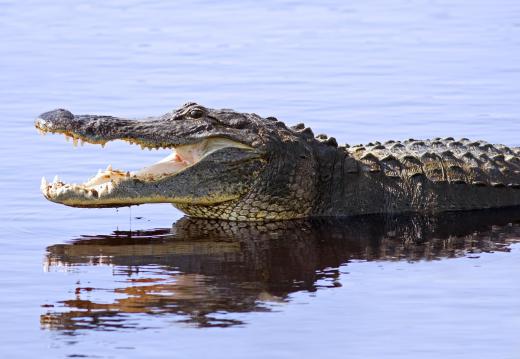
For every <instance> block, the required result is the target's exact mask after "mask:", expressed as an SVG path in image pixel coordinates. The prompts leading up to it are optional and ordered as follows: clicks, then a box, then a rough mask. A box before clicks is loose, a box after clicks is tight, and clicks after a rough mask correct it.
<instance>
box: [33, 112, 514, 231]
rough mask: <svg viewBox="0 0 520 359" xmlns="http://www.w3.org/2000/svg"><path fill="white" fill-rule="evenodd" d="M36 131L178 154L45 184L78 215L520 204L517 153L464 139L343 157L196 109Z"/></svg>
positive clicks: (242, 215) (294, 213) (60, 123)
mask: <svg viewBox="0 0 520 359" xmlns="http://www.w3.org/2000/svg"><path fill="white" fill-rule="evenodd" d="M35 126H36V128H37V129H38V130H39V131H41V132H43V133H47V132H50V133H59V134H64V135H65V136H66V137H67V138H70V137H72V138H73V141H74V142H75V143H76V142H78V141H80V142H82V141H85V142H88V143H93V144H99V145H102V146H104V145H105V144H106V143H107V142H109V141H114V140H123V141H126V142H129V143H134V144H139V145H140V146H141V147H142V148H143V149H145V148H148V149H159V148H166V149H170V150H171V151H172V152H171V154H169V155H168V156H167V157H166V158H164V159H162V160H160V161H159V162H157V163H154V164H152V165H150V166H148V167H145V168H143V169H140V170H137V171H133V172H130V171H122V170H115V169H112V168H111V167H110V166H109V167H108V168H107V169H106V170H105V171H100V172H99V173H98V174H97V175H95V176H94V177H92V178H91V179H89V180H88V181H86V182H85V183H83V184H67V183H64V182H62V181H61V180H60V179H59V178H55V179H54V181H53V182H52V183H48V182H47V180H45V178H43V179H42V183H41V190H42V192H43V195H44V196H45V197H46V198H47V199H49V200H51V201H53V202H57V203H61V204H65V205H68V206H73V207H121V206H130V205H139V204H144V203H172V204H173V205H174V206H175V207H177V208H178V209H180V210H181V211H183V212H184V213H186V214H188V215H190V216H192V217H199V218H213V219H224V220H232V221H272V220H289V219H296V218H307V217H344V216H353V215H364V214H378V213H379V214H381V213H389V214H393V213H403V212H418V213H438V212H445V211H463V210H478V209H486V208H500V207H512V206H519V205H520V148H518V147H516V148H513V147H507V146H505V145H493V144H490V143H487V142H485V141H471V140H469V139H467V138H462V139H459V140H455V139H454V138H452V137H447V138H434V139H430V140H415V139H408V140H405V141H387V142H384V143H381V142H378V141H376V142H372V143H368V144H365V145H355V146H349V145H343V146H338V143H337V141H336V139H335V138H334V137H329V136H327V135H324V134H318V135H317V136H315V135H314V133H313V131H312V130H311V129H310V128H309V127H306V126H305V125H304V124H302V123H300V124H297V125H295V126H292V127H290V126H287V125H286V124H284V123H283V122H281V121H279V120H277V119H276V118H275V117H266V118H263V117H261V116H259V115H257V114H255V113H239V112H235V111H233V110H230V109H210V108H206V107H204V106H201V105H199V104H196V103H193V102H191V103H187V104H185V105H183V106H182V107H180V108H179V109H176V110H173V111H171V112H168V113H166V114H164V115H162V116H159V117H151V118H146V119H140V120H132V119H126V118H119V117H113V116H101V115H73V114H72V113H71V112H69V111H67V110H64V109H57V110H53V111H49V112H46V113H43V114H42V115H40V116H39V117H38V118H37V119H36V121H35Z"/></svg>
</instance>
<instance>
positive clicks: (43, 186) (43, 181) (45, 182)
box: [40, 177, 49, 190]
mask: <svg viewBox="0 0 520 359" xmlns="http://www.w3.org/2000/svg"><path fill="white" fill-rule="evenodd" d="M48 185H49V184H48V183H47V180H46V179H45V177H42V183H41V185H40V188H41V190H44V189H46V188H47V186H48Z"/></svg>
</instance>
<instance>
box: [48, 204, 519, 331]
mask: <svg viewBox="0 0 520 359" xmlns="http://www.w3.org/2000/svg"><path fill="white" fill-rule="evenodd" d="M517 241H520V210H502V211H480V212H468V213H454V214H444V215H440V216H434V217H424V216H417V215H406V216H399V217H382V216H366V217H357V218H349V219H344V220H313V221H291V222H275V223H267V224H257V223H233V222H222V221H208V220H200V219H191V218H183V219H181V220H180V221H178V222H177V223H175V224H174V225H173V227H172V228H168V229H156V230H150V231H134V232H121V231H119V232H114V233H113V234H110V235H95V236H82V237H81V238H79V239H75V240H72V241H71V242H70V243H67V244H57V245H53V246H50V247H48V248H47V256H46V266H48V267H49V268H53V267H75V266H96V265H111V266H113V267H114V270H113V274H114V283H113V288H108V289H107V288H95V287H92V286H90V284H89V286H84V287H83V286H81V285H80V284H78V286H77V287H76V288H75V289H74V290H73V291H72V292H73V293H74V294H73V295H72V296H73V298H70V299H67V300H63V301H58V302H57V303H55V306H54V307H50V308H49V310H48V311H47V312H46V313H45V314H43V315H42V316H41V318H40V319H41V325H42V328H46V329H56V330H63V331H69V332H74V331H76V330H78V329H100V330H117V329H121V328H142V327H146V325H145V324H143V323H141V322H142V321H141V320H140V319H139V318H138V317H137V315H152V316H153V315H163V316H164V315H169V316H170V317H169V318H170V319H171V320H173V321H179V322H184V323H188V324H190V325H194V326H198V327H212V326H218V327H227V326H233V325H242V324H244V323H243V322H242V321H241V320H239V319H237V318H236V314H237V313H244V312H253V311H269V310H272V308H273V303H279V302H288V301H290V297H289V295H290V294H291V293H294V292H298V291H316V290H317V289H318V288H320V287H330V288H334V287H338V286H340V285H341V284H340V281H339V269H338V268H339V266H341V265H342V264H346V263H348V262H349V261H351V260H368V261H372V260H385V261H396V260H406V261H417V260H436V259H443V258H452V257H459V256H464V255H469V256H478V253H481V252H492V251H508V250H509V249H508V248H509V245H510V244H511V243H514V242H517ZM83 268H84V267H83ZM87 276H88V275H87ZM91 280H95V278H91ZM107 294H110V295H111V296H112V297H111V299H110V300H108V301H107V299H106V296H107ZM100 297H102V298H103V299H102V300H100V299H98V298H100ZM44 306H48V304H47V305H44ZM148 322H149V321H148Z"/></svg>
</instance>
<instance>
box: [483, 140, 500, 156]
mask: <svg viewBox="0 0 520 359" xmlns="http://www.w3.org/2000/svg"><path fill="white" fill-rule="evenodd" d="M479 148H480V150H481V151H482V152H485V153H486V154H488V155H489V156H495V155H499V154H500V151H499V150H497V149H496V148H495V146H493V145H492V144H490V143H486V144H484V145H482V146H480V147H479Z"/></svg>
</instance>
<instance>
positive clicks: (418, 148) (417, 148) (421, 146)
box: [407, 141, 427, 152]
mask: <svg viewBox="0 0 520 359" xmlns="http://www.w3.org/2000/svg"><path fill="white" fill-rule="evenodd" d="M407 149H408V150H410V151H414V152H424V151H426V150H427V147H426V143H424V141H413V142H410V143H408V146H407Z"/></svg>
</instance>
